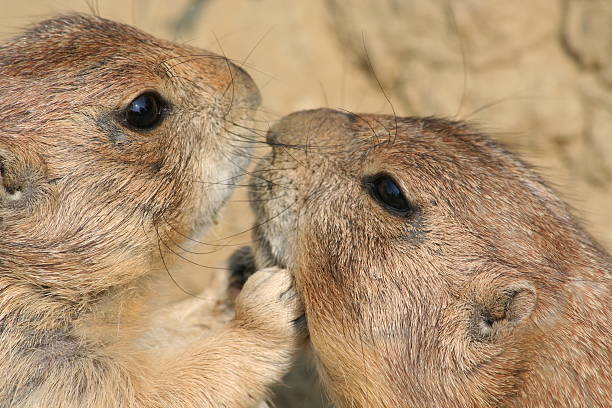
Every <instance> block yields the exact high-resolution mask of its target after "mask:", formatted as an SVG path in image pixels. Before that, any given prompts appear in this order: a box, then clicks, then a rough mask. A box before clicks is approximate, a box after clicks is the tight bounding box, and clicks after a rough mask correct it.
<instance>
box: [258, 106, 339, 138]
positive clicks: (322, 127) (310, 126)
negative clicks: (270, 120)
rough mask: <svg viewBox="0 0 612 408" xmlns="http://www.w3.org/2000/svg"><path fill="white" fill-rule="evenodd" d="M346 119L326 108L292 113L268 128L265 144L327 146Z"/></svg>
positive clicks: (337, 112) (335, 111)
mask: <svg viewBox="0 0 612 408" xmlns="http://www.w3.org/2000/svg"><path fill="white" fill-rule="evenodd" d="M347 118H348V117H347V115H346V114H345V113H344V112H341V111H337V110H333V109H327V108H320V109H313V110H303V111H299V112H294V113H291V114H289V115H287V116H285V117H283V118H282V119H280V120H279V121H277V122H276V123H274V124H273V125H272V127H270V129H269V130H268V133H267V134H266V142H267V143H268V144H270V145H272V146H278V145H284V146H305V145H315V146H316V145H322V144H328V143H329V142H331V141H332V140H330V139H334V137H333V135H334V134H335V133H336V132H337V131H338V129H342V126H341V124H343V123H344V122H346V120H347ZM336 143H337V141H336Z"/></svg>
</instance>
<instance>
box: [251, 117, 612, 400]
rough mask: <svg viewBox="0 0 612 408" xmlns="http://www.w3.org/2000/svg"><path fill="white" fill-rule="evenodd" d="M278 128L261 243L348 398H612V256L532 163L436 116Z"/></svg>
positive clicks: (263, 168) (332, 382)
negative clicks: (288, 282) (282, 272)
mask: <svg viewBox="0 0 612 408" xmlns="http://www.w3.org/2000/svg"><path fill="white" fill-rule="evenodd" d="M268 142H269V143H270V144H271V145H272V148H273V150H272V153H271V154H270V155H269V156H267V157H266V158H264V159H262V160H261V162H260V164H259V166H258V169H257V171H256V174H257V178H253V179H252V181H251V184H252V193H251V197H252V205H253V208H254V209H255V211H256V213H257V217H258V224H257V226H256V233H255V237H256V239H257V254H256V257H257V259H258V262H259V264H260V265H279V266H281V267H286V268H288V269H289V270H290V271H291V272H292V273H293V274H294V275H295V281H296V290H297V292H298V294H299V295H300V296H301V297H302V300H303V302H304V308H305V311H306V317H307V322H308V331H309V335H310V341H311V345H312V349H313V351H314V354H315V356H316V360H317V365H318V367H319V372H320V373H321V375H322V377H323V379H324V383H325V385H326V386H327V388H328V390H329V392H330V394H331V397H332V399H333V400H334V402H335V403H336V404H337V406H338V407H342V408H345V407H346V408H348V407H368V408H374V407H449V408H454V407H481V408H482V407H491V408H492V407H501V406H503V407H602V408H603V407H609V406H610V405H611V404H612V400H611V397H610V396H611V395H612V389H611V384H612V381H611V380H612V378H611V370H610V356H611V355H612V353H611V352H612V350H611V347H610V344H611V343H610V340H611V317H612V314H611V312H610V311H611V310H612V308H611V307H610V305H611V302H610V300H611V299H610V272H611V270H612V268H611V264H612V262H611V259H610V255H609V254H608V253H607V252H606V251H605V250H604V249H603V248H601V247H600V246H599V245H598V244H597V243H596V242H595V241H594V240H593V239H592V238H591V237H590V236H589V235H588V234H587V233H586V232H585V231H584V230H583V229H582V228H581V227H580V226H579V225H578V224H577V222H576V221H575V220H574V218H573V217H572V215H571V214H570V212H569V211H568V209H567V206H566V205H565V204H564V203H563V202H562V201H561V200H560V199H559V198H558V197H557V196H556V194H555V193H554V192H553V191H552V190H551V189H550V188H549V187H548V186H547V185H546V184H545V183H544V182H543V181H542V180H541V179H540V178H539V177H538V176H537V175H536V174H535V173H534V172H533V171H532V170H531V169H530V167H529V166H528V165H527V164H525V163H524V162H523V161H521V160H520V159H518V158H517V157H516V156H515V155H513V154H511V153H510V152H508V151H506V150H505V149H504V148H502V147H501V146H500V145H498V144H497V143H495V142H494V141H493V140H491V139H490V138H489V137H487V136H486V135H483V134H481V133H480V132H478V131H477V130H475V129H474V128H473V127H471V126H470V125H468V124H466V123H463V122H458V121H450V120H444V119H436V118H418V117H413V118H396V117H393V116H385V115H374V114H350V113H344V112H339V111H334V110H330V109H320V110H314V111H302V112H297V113H294V114H291V115H289V116H287V117H285V118H283V119H281V120H280V121H279V122H277V123H276V124H275V125H274V126H273V127H272V128H271V130H270V131H269V133H268ZM264 221H265V222H264Z"/></svg>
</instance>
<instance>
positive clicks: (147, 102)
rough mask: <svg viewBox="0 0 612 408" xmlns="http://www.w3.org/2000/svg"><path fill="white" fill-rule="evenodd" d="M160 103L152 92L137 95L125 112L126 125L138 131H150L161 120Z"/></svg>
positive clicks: (158, 98)
mask: <svg viewBox="0 0 612 408" xmlns="http://www.w3.org/2000/svg"><path fill="white" fill-rule="evenodd" d="M161 113H162V102H161V100H160V97H159V96H158V95H157V94H156V93H154V92H145V93H143V94H140V95H138V96H137V97H136V98H135V99H134V100H133V101H132V102H130V104H129V105H128V107H127V109H126V110H125V120H126V121H127V123H128V124H129V125H130V126H132V127H134V128H136V129H140V130H147V129H151V128H153V127H154V126H156V125H157V124H158V123H159V122H160V119H161Z"/></svg>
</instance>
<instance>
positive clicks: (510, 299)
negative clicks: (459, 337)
mask: <svg viewBox="0 0 612 408" xmlns="http://www.w3.org/2000/svg"><path fill="white" fill-rule="evenodd" d="M489 285H491V286H489ZM489 285H486V286H485V287H484V288H482V289H483V292H481V293H480V296H477V299H476V302H475V304H474V306H473V311H472V321H471V332H472V335H473V336H474V337H475V338H476V339H477V340H479V341H492V340H495V339H497V338H499V337H500V336H501V335H503V334H505V333H509V332H510V331H511V330H512V329H513V328H515V327H516V326H517V325H519V324H520V323H521V322H523V321H524V320H525V319H527V318H528V317H529V316H530V315H531V312H532V311H533V308H534V307H535V304H536V290H535V288H534V287H533V285H531V284H530V283H529V282H526V281H519V282H513V283H511V284H508V285H502V286H501V287H497V286H495V282H489Z"/></svg>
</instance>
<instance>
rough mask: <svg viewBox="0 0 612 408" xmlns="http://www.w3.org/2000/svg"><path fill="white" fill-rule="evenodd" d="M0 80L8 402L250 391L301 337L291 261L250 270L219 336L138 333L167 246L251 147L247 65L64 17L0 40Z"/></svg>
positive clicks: (221, 197)
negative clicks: (146, 336)
mask: <svg viewBox="0 0 612 408" xmlns="http://www.w3.org/2000/svg"><path fill="white" fill-rule="evenodd" d="M0 95H1V97H0V177H1V179H0V181H1V184H0V228H1V229H2V234H1V237H0V344H1V346H0V407H67V408H68V407H71V408H72V407H75V408H76V407H88V408H89V407H92V408H94V407H104V408H108V407H135V408H139V407H143V408H144V407H183V408H187V407H211V408H212V407H214V408H218V407H252V406H255V405H257V404H258V403H259V402H260V401H261V400H262V399H263V398H264V397H265V396H266V392H267V387H268V386H269V385H271V384H273V383H274V382H276V381H277V380H279V379H280V378H281V376H282V375H283V374H284V372H285V371H286V370H287V368H288V365H289V364H290V362H291V358H292V353H293V351H294V349H295V348H296V347H297V343H298V342H299V338H300V334H299V331H298V330H296V328H295V327H294V325H293V323H292V322H293V320H295V319H296V318H297V317H299V315H300V313H301V309H300V303H299V301H298V300H297V299H296V298H295V296H293V295H292V292H291V279H290V276H289V275H288V274H287V273H286V272H285V271H280V270H274V269H269V270H266V271H260V272H258V273H256V274H255V275H254V276H253V277H252V278H251V280H250V281H249V282H247V283H246V285H245V287H244V290H243V291H242V293H240V295H239V296H238V297H237V299H236V316H235V319H234V320H233V321H232V322H230V323H229V324H228V326H227V327H226V328H225V329H224V330H222V331H220V332H219V333H217V334H215V335H211V336H210V337H207V338H204V336H201V337H199V338H198V337H197V336H195V338H193V339H192V340H191V342H189V343H188V344H182V345H181V347H178V348H177V347H173V344H174V343H180V342H177V341H175V340H177V339H174V338H172V337H168V338H165V339H158V340H159V342H158V344H162V345H164V344H165V347H158V348H156V349H154V350H152V349H149V348H147V347H145V346H143V343H142V342H141V341H140V340H139V338H140V336H141V335H142V333H143V332H145V331H146V330H148V329H149V327H148V322H147V321H146V319H145V318H144V315H143V304H144V303H145V302H146V299H147V296H155V295H156V294H155V293H147V287H148V285H147V282H148V280H149V278H150V277H151V276H152V275H154V274H155V273H156V271H160V272H161V271H164V266H165V265H163V263H164V260H163V253H164V252H167V251H166V246H169V245H171V244H170V243H178V244H181V243H182V244H184V245H188V244H189V241H190V240H192V239H197V237H199V236H200V235H201V234H202V232H203V231H204V230H205V229H206V228H207V226H208V225H209V224H211V222H212V221H213V219H214V218H215V216H216V215H217V213H218V211H219V209H220V208H221V207H222V205H223V204H224V203H225V201H226V200H227V198H228V196H229V194H230V193H231V186H232V180H234V179H235V178H236V177H238V176H239V175H240V174H241V173H243V172H244V167H245V166H246V165H247V164H248V162H249V146H250V145H252V143H249V140H248V139H249V138H252V135H251V134H250V133H249V132H248V128H249V123H250V120H251V117H252V114H253V112H254V110H255V109H256V108H257V107H258V105H259V103H260V94H259V91H258V89H257V87H256V85H255V83H254V82H253V80H252V79H251V78H250V77H249V75H248V74H247V73H246V72H244V71H243V70H242V69H241V68H239V67H238V66H236V65H234V64H232V63H231V62H230V61H229V60H228V59H226V58H224V57H221V56H219V55H215V54H212V53H210V52H207V51H204V50H199V49H197V48H194V47H190V46H183V45H177V44H174V43H171V42H168V41H164V40H159V39H156V38H153V37H151V36H149V35H147V34H145V33H142V32H140V31H138V30H136V29H134V28H132V27H129V26H126V25H123V24H119V23H115V22H112V21H108V20H105V19H102V18H97V17H89V16H83V15H68V16H60V17H57V18H53V19H51V20H47V21H44V22H42V23H40V24H38V25H36V26H34V27H33V28H31V29H30V30H28V31H27V32H25V33H23V34H21V35H19V36H18V37H16V38H14V39H13V40H11V41H9V42H8V43H6V44H4V45H2V46H0ZM189 305H190V306H191V307H193V301H190V303H189ZM177 307H178V308H179V309H180V308H181V307H182V306H181V305H178V306H177ZM205 318H206V316H205V315H202V319H205ZM176 324H177V325H180V324H181V322H180V321H177V322H176Z"/></svg>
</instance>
